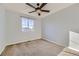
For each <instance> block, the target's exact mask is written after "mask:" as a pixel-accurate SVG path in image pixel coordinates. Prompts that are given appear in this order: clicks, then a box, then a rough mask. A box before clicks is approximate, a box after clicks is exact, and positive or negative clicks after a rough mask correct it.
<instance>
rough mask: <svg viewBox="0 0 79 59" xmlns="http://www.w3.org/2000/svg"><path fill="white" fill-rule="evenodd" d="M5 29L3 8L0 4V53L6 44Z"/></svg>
mask: <svg viewBox="0 0 79 59" xmlns="http://www.w3.org/2000/svg"><path fill="white" fill-rule="evenodd" d="M5 30H6V29H5V10H4V8H3V7H2V6H0V53H1V51H2V50H3V49H4V46H5V44H6V39H5V38H6V37H5Z"/></svg>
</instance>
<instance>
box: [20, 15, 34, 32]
mask: <svg viewBox="0 0 79 59" xmlns="http://www.w3.org/2000/svg"><path fill="white" fill-rule="evenodd" d="M20 18H21V31H22V32H26V31H28V30H30V31H32V30H34V19H32V18H28V17H24V16H21V17H20ZM23 18H26V19H27V27H25V28H23V24H22V19H23ZM29 20H32V21H33V25H32V27H33V28H30V27H29V23H30V22H29Z"/></svg>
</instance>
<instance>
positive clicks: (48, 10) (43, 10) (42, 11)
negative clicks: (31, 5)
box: [41, 10, 50, 12]
mask: <svg viewBox="0 0 79 59" xmlns="http://www.w3.org/2000/svg"><path fill="white" fill-rule="evenodd" d="M41 11H42V12H50V11H49V10H41Z"/></svg>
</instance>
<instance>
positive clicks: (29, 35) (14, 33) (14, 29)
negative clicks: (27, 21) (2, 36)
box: [6, 10, 41, 44]
mask: <svg viewBox="0 0 79 59" xmlns="http://www.w3.org/2000/svg"><path fill="white" fill-rule="evenodd" d="M20 16H25V17H29V16H28V15H24V14H21V13H17V12H13V11H9V10H6V20H7V21H6V23H7V24H6V29H7V30H6V32H7V33H6V34H8V35H7V44H15V43H19V42H25V41H29V40H35V39H39V38H41V20H40V19H35V18H33V17H29V18H32V19H34V31H26V32H22V31H21V18H20Z"/></svg>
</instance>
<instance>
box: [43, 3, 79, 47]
mask: <svg viewBox="0 0 79 59" xmlns="http://www.w3.org/2000/svg"><path fill="white" fill-rule="evenodd" d="M42 20H43V22H42V25H43V26H42V37H43V38H44V39H47V40H49V41H51V42H55V43H57V44H59V45H61V46H65V47H66V46H68V45H69V31H74V32H77V33H79V4H74V5H72V6H70V7H68V8H65V9H63V10H61V11H59V12H56V13H54V14H52V15H49V16H47V17H45V18H43V19H42Z"/></svg>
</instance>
